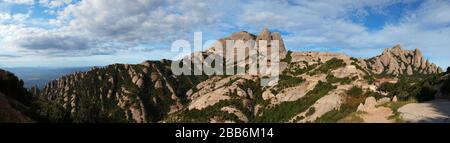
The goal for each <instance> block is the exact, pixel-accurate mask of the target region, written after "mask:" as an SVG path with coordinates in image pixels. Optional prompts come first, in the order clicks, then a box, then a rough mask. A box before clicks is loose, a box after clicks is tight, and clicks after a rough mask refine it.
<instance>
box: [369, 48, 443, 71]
mask: <svg viewBox="0 0 450 143" xmlns="http://www.w3.org/2000/svg"><path fill="white" fill-rule="evenodd" d="M369 61H371V62H370V63H371V64H370V65H369V66H370V67H371V68H372V71H373V72H374V73H376V74H382V73H386V74H394V75H399V74H408V75H412V74H414V73H422V74H434V73H440V72H441V71H442V70H441V69H440V68H439V67H438V66H436V65H435V64H432V63H430V62H429V61H428V60H426V59H425V58H424V57H423V54H422V52H421V51H420V50H419V49H418V48H416V49H415V50H404V49H403V48H402V46H401V45H395V46H394V47H392V48H388V49H385V50H384V51H383V53H382V54H381V55H379V56H376V57H374V58H372V59H370V60H369Z"/></svg>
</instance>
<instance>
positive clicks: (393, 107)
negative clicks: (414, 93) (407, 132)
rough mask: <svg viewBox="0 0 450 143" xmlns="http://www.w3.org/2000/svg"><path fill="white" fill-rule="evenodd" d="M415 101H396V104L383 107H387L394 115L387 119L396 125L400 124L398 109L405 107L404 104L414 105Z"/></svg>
mask: <svg viewBox="0 0 450 143" xmlns="http://www.w3.org/2000/svg"><path fill="white" fill-rule="evenodd" d="M414 102H416V101H413V100H411V101H398V102H389V103H387V104H386V105H384V106H385V107H388V108H390V109H391V110H392V112H393V113H394V115H392V116H391V117H389V119H391V120H394V121H395V122H397V123H401V122H403V121H402V118H401V117H400V113H399V112H398V109H399V108H400V107H402V106H405V105H406V104H409V103H414Z"/></svg>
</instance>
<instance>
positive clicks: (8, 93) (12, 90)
mask: <svg viewBox="0 0 450 143" xmlns="http://www.w3.org/2000/svg"><path fill="white" fill-rule="evenodd" d="M31 99H32V96H31V94H30V93H28V92H27V90H26V89H25V88H24V87H23V81H22V80H20V79H19V78H18V77H16V76H15V75H14V74H13V73H11V72H8V71H5V70H2V69H0V122H11V123H24V122H25V123H26V122H32V120H31V119H30V118H29V117H27V116H26V115H24V114H23V113H22V111H21V110H19V107H20V108H21V109H23V108H26V107H27V105H30V103H31Z"/></svg>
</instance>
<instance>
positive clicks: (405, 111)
mask: <svg viewBox="0 0 450 143" xmlns="http://www.w3.org/2000/svg"><path fill="white" fill-rule="evenodd" d="M398 112H400V116H401V117H402V119H403V120H404V121H405V122H411V123H450V120H449V116H450V101H448V100H436V101H432V102H428V103H411V104H407V105H405V106H403V107H401V108H400V109H398Z"/></svg>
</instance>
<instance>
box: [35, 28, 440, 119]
mask: <svg viewBox="0 0 450 143" xmlns="http://www.w3.org/2000/svg"><path fill="white" fill-rule="evenodd" d="M226 40H243V41H248V40H269V41H270V40H280V41H282V40H283V39H282V37H281V35H280V34H279V33H276V32H273V33H272V32H270V31H269V30H268V29H264V30H263V31H262V32H261V33H259V35H253V34H250V33H248V32H237V33H233V34H232V35H231V36H229V37H226V38H223V39H221V40H219V42H222V43H223V42H224V41H226ZM255 46H258V44H254V45H247V47H246V48H248V49H250V48H255ZM280 46H281V47H282V48H281V50H280V54H281V55H282V61H281V63H280V70H281V71H282V74H281V75H280V81H279V84H278V85H277V86H272V87H269V86H268V87H261V86H260V82H261V81H260V77H259V76H257V75H255V76H252V75H232V76H221V75H215V76H184V75H182V76H175V75H173V74H172V73H171V70H170V63H171V61H168V60H163V61H147V62H144V63H142V64H139V65H127V64H115V65H110V66H106V67H100V68H93V69H92V70H91V71H88V72H82V73H75V74H71V75H67V76H64V77H62V78H60V79H58V80H55V81H52V82H50V83H49V84H48V85H47V86H46V87H45V88H44V89H43V90H42V93H41V94H40V97H41V98H44V99H45V100H48V101H52V102H57V103H58V104H61V105H62V106H63V107H64V108H65V109H66V110H68V111H70V114H71V116H72V118H74V119H75V121H79V122H86V121H92V122H95V121H102V120H107V121H113V122H137V123H141V122H244V123H246V122H337V121H339V119H335V118H332V117H335V116H331V115H333V114H343V115H341V116H344V115H345V116H350V115H352V114H351V113H354V112H357V111H369V112H370V111H372V109H376V108H372V103H371V101H373V100H369V101H365V99H372V98H377V99H375V102H377V105H385V104H388V103H390V102H394V100H395V101H397V100H398V99H397V97H396V96H395V97H390V96H389V93H386V92H385V91H380V90H379V88H380V85H382V83H385V82H386V81H389V82H393V83H396V82H397V81H398V80H400V79H399V78H393V77H396V76H398V77H399V76H402V75H416V74H421V75H422V74H423V75H434V74H438V73H441V72H442V70H441V69H440V68H439V67H437V66H436V65H435V64H432V63H430V62H429V61H427V60H426V59H425V58H424V57H423V55H422V53H421V52H420V51H419V50H418V49H416V50H414V51H412V50H403V48H402V47H401V46H399V45H397V46H395V47H394V48H391V49H386V50H385V51H384V52H383V54H381V55H379V56H376V57H374V58H370V59H356V58H352V57H350V56H347V55H344V54H340V53H330V52H287V51H286V49H285V47H284V43H282V44H281V45H280ZM244 47H245V46H244ZM214 50H215V49H208V50H206V51H204V52H200V53H198V54H202V55H210V54H214V53H215V52H217V51H214ZM236 64H237V65H241V66H246V64H247V63H243V64H240V63H239V62H238V63H236ZM386 79H387V80H386ZM392 79H395V81H393V80H392ZM377 82H378V83H377ZM355 93H356V94H355ZM431 96H432V95H431ZM369 97H372V98H369ZM378 102H380V103H379V104H378ZM91 104H94V105H95V106H91ZM366 104H367V105H366ZM366 106H367V107H366ZM383 110H384V109H383ZM91 112H95V113H100V114H95V115H90V114H87V115H85V113H91ZM83 115H85V116H83ZM345 116H344V117H345ZM336 117H339V116H336ZM344 117H342V118H344ZM363 117H364V116H363ZM370 117H372V116H369V119H371V118H370ZM374 117H378V116H374Z"/></svg>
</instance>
